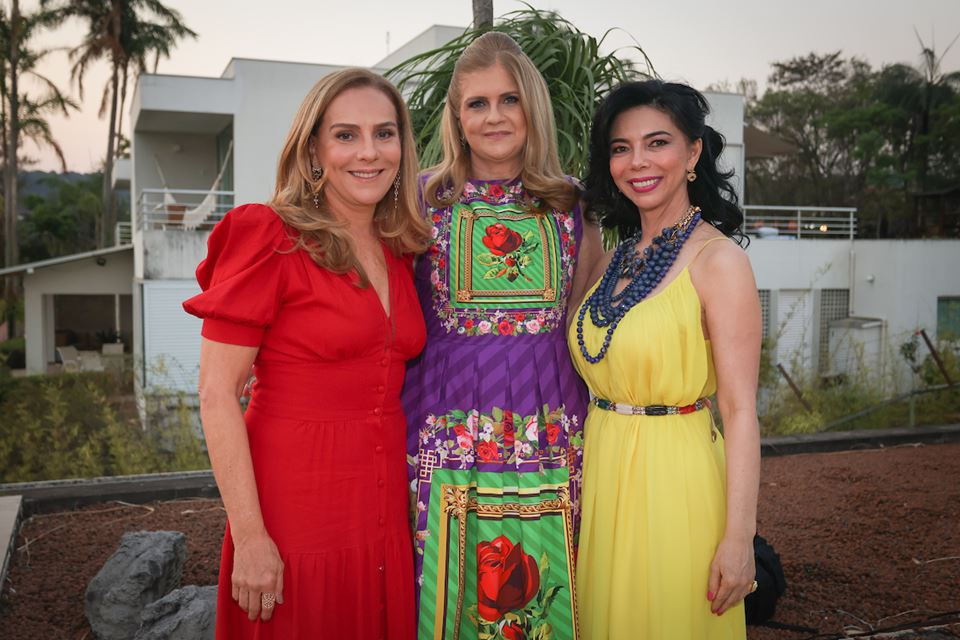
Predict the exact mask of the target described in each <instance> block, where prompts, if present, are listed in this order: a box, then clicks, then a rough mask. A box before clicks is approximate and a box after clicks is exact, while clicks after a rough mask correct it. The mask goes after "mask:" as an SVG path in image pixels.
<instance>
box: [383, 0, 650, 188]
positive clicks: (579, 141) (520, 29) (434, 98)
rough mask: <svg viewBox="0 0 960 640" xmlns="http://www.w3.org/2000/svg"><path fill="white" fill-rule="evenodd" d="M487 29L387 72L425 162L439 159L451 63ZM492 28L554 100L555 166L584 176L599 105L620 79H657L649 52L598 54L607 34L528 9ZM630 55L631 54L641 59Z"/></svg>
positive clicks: (470, 32)
mask: <svg viewBox="0 0 960 640" xmlns="http://www.w3.org/2000/svg"><path fill="white" fill-rule="evenodd" d="M488 30H490V29H484V28H480V29H471V30H468V31H467V32H465V33H464V34H463V35H462V36H460V37H458V38H456V39H454V40H452V41H450V42H449V43H447V44H446V45H444V46H442V47H440V48H438V49H434V50H431V51H427V52H425V53H422V54H420V55H417V56H414V57H413V58H410V59H409V60H406V61H404V62H402V63H400V64H399V65H397V66H396V67H394V68H393V69H390V70H389V71H387V73H386V75H387V77H389V78H391V79H392V80H393V81H394V82H395V83H396V84H397V86H398V87H400V90H401V91H402V92H403V93H404V95H406V96H407V104H408V105H409V107H410V114H411V117H412V118H413V126H414V132H415V135H416V140H417V147H418V151H419V153H420V159H421V162H422V163H423V164H424V165H432V164H435V163H437V162H438V161H439V160H440V157H441V154H442V151H441V142H440V137H439V136H438V135H437V131H438V130H439V125H440V117H441V115H442V113H443V107H444V103H445V101H446V97H447V88H448V87H449V85H450V78H451V77H452V76H453V67H454V64H456V61H457V58H459V57H460V54H461V53H462V52H463V50H464V49H465V48H466V47H467V45H469V44H470V43H471V42H472V41H473V40H474V39H475V38H476V37H477V36H478V35H480V34H482V33H484V32H485V31H488ZM492 30H494V31H501V32H503V33H506V34H508V35H510V36H511V37H512V38H513V39H514V40H516V41H517V43H518V44H519V45H520V47H521V48H522V49H523V50H524V51H525V52H526V54H527V55H528V56H530V59H531V60H532V61H533V63H534V64H535V65H536V66H537V68H538V69H539V70H540V72H541V73H542V74H543V77H544V79H545V80H546V82H547V87H548V88H549V90H550V97H551V99H552V101H553V111H554V116H555V118H556V122H557V137H558V140H557V143H558V148H559V152H560V163H561V165H562V166H563V169H564V171H566V172H567V173H569V174H571V175H575V176H580V175H582V174H583V171H584V169H585V167H586V164H587V145H586V141H587V140H588V139H589V136H590V123H591V119H592V117H593V111H594V108H595V106H596V104H597V102H598V101H599V99H600V97H601V96H602V95H603V94H605V93H606V92H607V91H609V90H610V88H612V87H614V86H616V85H617V84H619V83H621V82H624V81H626V80H630V79H636V78H639V77H650V76H652V75H654V70H653V65H652V63H651V62H650V59H649V58H648V57H647V54H646V53H644V51H643V49H642V48H641V47H640V45H639V44H634V45H631V46H629V47H625V48H621V49H617V50H616V51H613V52H611V53H607V54H601V53H600V48H601V47H602V46H603V44H604V41H605V40H606V38H607V36H608V35H609V34H610V32H611V31H612V30H609V31H607V32H606V33H604V35H603V36H602V37H601V38H600V39H599V40H598V39H597V38H594V37H593V36H591V35H588V34H586V33H584V32H582V31H580V30H579V29H577V28H576V27H575V26H574V25H573V24H572V23H570V22H569V21H568V20H565V19H563V18H562V17H560V15H558V14H557V13H554V12H551V11H540V10H538V9H534V8H533V7H531V6H530V5H527V8H525V9H519V10H517V11H513V12H511V13H508V14H506V15H504V16H503V17H502V18H501V19H500V21H499V22H497V23H496V24H495V25H494V26H493V27H492ZM627 55H633V56H636V57H637V59H638V61H639V62H635V61H634V60H632V59H629V58H627V57H626V56H627ZM638 64H639V67H638Z"/></svg>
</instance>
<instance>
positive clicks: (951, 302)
mask: <svg viewBox="0 0 960 640" xmlns="http://www.w3.org/2000/svg"><path fill="white" fill-rule="evenodd" d="M937 339H938V340H960V297H958V296H950V297H943V298H937Z"/></svg>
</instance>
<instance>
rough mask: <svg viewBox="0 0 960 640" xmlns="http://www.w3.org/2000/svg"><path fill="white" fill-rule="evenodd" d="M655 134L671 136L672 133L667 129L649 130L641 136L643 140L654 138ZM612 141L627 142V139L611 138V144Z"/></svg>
mask: <svg viewBox="0 0 960 640" xmlns="http://www.w3.org/2000/svg"><path fill="white" fill-rule="evenodd" d="M657 136H670V137H673V134H672V133H670V132H669V131H651V132H650V133H648V134H646V135H644V136H643V139H644V140H649V139H650V138H655V137H657ZM614 142H629V140H627V139H626V138H612V139H611V140H610V144H613V143H614Z"/></svg>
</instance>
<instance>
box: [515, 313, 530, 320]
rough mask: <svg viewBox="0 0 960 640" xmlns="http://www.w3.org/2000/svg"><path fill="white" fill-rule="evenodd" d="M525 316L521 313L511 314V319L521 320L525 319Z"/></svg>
mask: <svg viewBox="0 0 960 640" xmlns="http://www.w3.org/2000/svg"><path fill="white" fill-rule="evenodd" d="M526 318H527V316H526V315H524V314H522V313H515V314H513V319H514V320H516V321H517V322H523V321H524V320H526Z"/></svg>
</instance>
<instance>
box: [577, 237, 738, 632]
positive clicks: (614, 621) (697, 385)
mask: <svg viewBox="0 0 960 640" xmlns="http://www.w3.org/2000/svg"><path fill="white" fill-rule="evenodd" d="M718 239H719V238H718ZM595 287H596V285H594V288H595ZM700 314H701V309H700V299H699V298H698V296H697V292H696V290H695V289H694V286H693V283H692V281H691V279H690V273H689V271H688V269H687V268H686V267H684V268H683V270H682V271H680V272H679V274H678V275H677V277H676V278H674V279H673V280H672V281H670V282H669V283H668V284H667V285H666V287H665V288H663V289H661V290H660V292H658V293H655V294H654V295H653V296H651V297H649V298H647V299H646V300H644V301H642V302H641V303H640V304H638V305H636V306H635V307H634V308H633V309H631V310H630V311H628V312H627V314H626V315H625V316H624V317H623V319H622V320H621V321H620V323H619V324H618V326H617V329H616V331H615V332H614V334H613V339H612V341H611V344H610V347H609V350H608V352H607V355H606V356H605V357H604V358H603V360H601V361H600V362H599V363H597V364H590V363H589V362H587V361H586V360H585V359H584V358H583V356H582V355H581V353H580V348H579V345H578V344H577V336H576V324H575V323H574V324H573V325H572V326H571V327H570V332H569V335H568V340H569V343H570V352H571V354H572V355H573V359H574V363H575V365H576V367H577V369H578V371H579V372H580V374H581V375H582V376H583V378H584V380H586V382H587V384H588V385H589V387H590V391H591V393H592V394H593V395H594V396H596V397H598V398H603V399H606V400H610V401H612V402H618V403H623V404H630V405H635V406H647V405H653V404H662V405H668V406H671V405H672V406H685V405H689V404H692V403H694V402H695V401H696V400H697V399H698V398H701V397H705V396H710V395H712V394H713V393H714V392H715V391H716V376H715V372H714V368H713V360H712V355H711V351H710V344H709V342H708V341H707V340H705V339H704V337H703V328H702V327H701V320H700ZM583 333H584V341H585V343H586V345H587V349H588V351H589V352H590V353H591V354H596V353H597V352H598V351H599V349H600V346H601V345H602V344H603V338H604V335H605V333H606V329H605V328H604V329H599V328H597V327H596V326H594V324H593V323H592V322H591V320H590V314H589V313H587V314H586V317H585V318H584V331H583ZM584 431H585V435H586V441H585V443H584V461H583V494H582V507H583V512H582V513H583V516H582V517H583V519H582V526H581V531H580V547H579V555H578V559H577V574H576V585H577V603H578V608H579V615H580V631H581V634H582V635H581V637H582V638H583V639H585V640H607V639H611V640H613V639H621V638H622V639H629V640H688V639H689V640H707V639H709V640H728V639H734V638H736V639H743V638H745V637H746V627H745V621H744V612H743V603H742V602H741V603H740V604H738V605H737V606H736V607H734V608H732V609H730V610H729V611H727V612H726V613H724V614H723V615H722V616H716V615H713V614H712V613H711V612H710V602H709V601H708V600H707V580H708V578H709V575H710V562H711V561H712V560H713V554H714V551H715V549H716V546H717V544H718V543H719V542H720V539H721V537H722V535H723V530H724V523H725V509H726V499H725V486H726V483H725V474H724V468H725V466H724V452H723V438H722V436H721V435H720V434H719V433H718V432H717V430H716V428H715V427H714V425H713V420H712V418H711V416H710V412H709V411H708V410H706V409H704V410H701V411H696V412H694V413H690V414H686V415H667V416H628V415H621V414H619V413H615V412H613V411H609V410H605V409H601V408H599V407H597V406H595V405H593V404H591V406H590V410H589V412H588V414H587V420H586V424H585V428H584Z"/></svg>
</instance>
